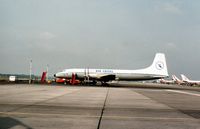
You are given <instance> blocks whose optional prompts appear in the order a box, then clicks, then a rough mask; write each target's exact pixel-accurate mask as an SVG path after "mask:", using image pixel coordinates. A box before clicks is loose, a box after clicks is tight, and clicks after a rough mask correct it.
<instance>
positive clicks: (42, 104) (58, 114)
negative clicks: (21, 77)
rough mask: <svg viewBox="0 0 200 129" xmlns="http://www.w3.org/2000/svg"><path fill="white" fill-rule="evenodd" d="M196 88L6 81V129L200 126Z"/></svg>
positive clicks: (2, 100) (0, 99)
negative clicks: (70, 84) (14, 82)
mask: <svg viewBox="0 0 200 129" xmlns="http://www.w3.org/2000/svg"><path fill="white" fill-rule="evenodd" d="M191 89H192V88H191ZM191 89H187V88H186V89H184V88H182V89H171V88H169V89H168V88H162V87H161V88H157V89H156V88H139V87H137V88H134V87H101V86H99V87H92V86H56V85H54V86H46V85H28V84H18V85H10V84H5V85H0V129H10V128H12V129H46V128H48V129H55V128H56V129H161V128H162V129H200V92H199V91H197V90H194V89H192V90H191Z"/></svg>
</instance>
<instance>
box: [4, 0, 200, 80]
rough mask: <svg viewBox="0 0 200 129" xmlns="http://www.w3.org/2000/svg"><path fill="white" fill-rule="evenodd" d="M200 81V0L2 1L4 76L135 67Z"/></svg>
mask: <svg viewBox="0 0 200 129" xmlns="http://www.w3.org/2000/svg"><path fill="white" fill-rule="evenodd" d="M157 52H163V53H165V54H166V58H167V64H168V70H169V73H170V75H171V74H176V75H177V76H179V74H181V73H183V74H185V75H188V77H190V78H192V79H200V1H199V0H0V73H23V74H28V73H29V61H30V60H31V59H32V60H33V73H34V74H36V75H41V73H42V71H44V70H45V69H46V66H47V64H49V73H50V75H52V74H54V73H55V72H58V71H60V70H63V69H65V68H86V67H89V68H119V69H138V68H143V67H146V66H148V65H150V64H151V63H152V61H153V58H154V56H155V53H157Z"/></svg>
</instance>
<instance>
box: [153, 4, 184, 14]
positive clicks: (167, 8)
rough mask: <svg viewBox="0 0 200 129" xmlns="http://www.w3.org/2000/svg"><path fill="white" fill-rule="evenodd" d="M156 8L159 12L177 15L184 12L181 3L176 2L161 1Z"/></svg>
mask: <svg viewBox="0 0 200 129" xmlns="http://www.w3.org/2000/svg"><path fill="white" fill-rule="evenodd" d="M155 10H156V11H158V12H164V13H170V14H176V15H181V14H183V11H182V10H181V9H180V6H179V4H175V3H159V4H157V5H156V6H155Z"/></svg>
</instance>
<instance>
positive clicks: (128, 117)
mask: <svg viewBox="0 0 200 129" xmlns="http://www.w3.org/2000/svg"><path fill="white" fill-rule="evenodd" d="M0 115H1V116H21V115H22V116H24V115H25V116H35V117H36V116H39V117H42V116H43V117H49V116H58V117H78V118H99V117H100V116H98V115H67V114H45V113H23V112H0ZM102 118H105V119H147V120H178V121H182V120H183V121H185V120H187V121H199V120H198V119H195V118H190V117H149V116H147V117H145V116H143V117H140V116H138V117H137V116H109V115H108V116H107V115H104V116H102Z"/></svg>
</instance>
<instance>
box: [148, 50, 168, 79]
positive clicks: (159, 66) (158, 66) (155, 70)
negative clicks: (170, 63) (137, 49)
mask: <svg viewBox="0 0 200 129" xmlns="http://www.w3.org/2000/svg"><path fill="white" fill-rule="evenodd" d="M147 69H148V71H149V73H152V74H156V75H161V76H169V74H168V70H167V63H166V58H165V54H163V53H157V54H156V56H155V58H154V60H153V63H152V64H151V66H150V67H148V68H147Z"/></svg>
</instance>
